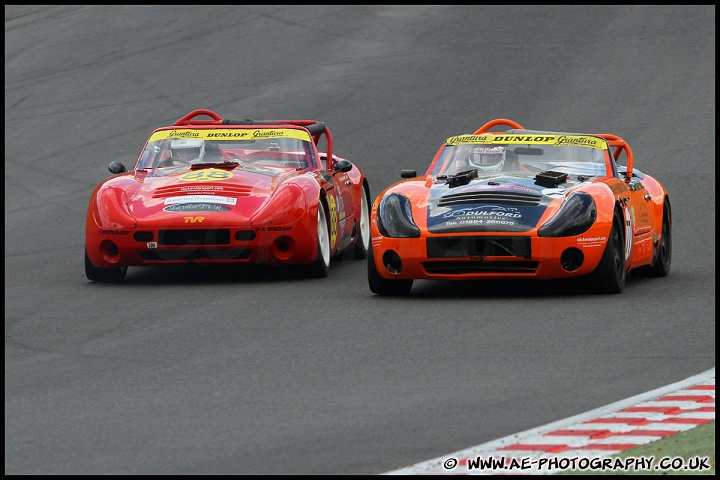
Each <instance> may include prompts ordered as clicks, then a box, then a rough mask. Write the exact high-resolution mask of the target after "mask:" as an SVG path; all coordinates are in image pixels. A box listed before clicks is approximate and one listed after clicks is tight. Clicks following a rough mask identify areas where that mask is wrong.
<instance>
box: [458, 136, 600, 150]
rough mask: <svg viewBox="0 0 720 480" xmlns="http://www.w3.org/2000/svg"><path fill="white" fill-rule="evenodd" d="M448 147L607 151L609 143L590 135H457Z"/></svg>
mask: <svg viewBox="0 0 720 480" xmlns="http://www.w3.org/2000/svg"><path fill="white" fill-rule="evenodd" d="M445 143H446V144H447V145H468V144H470V145H474V144H503V145H512V144H523V145H554V146H558V147H588V148H597V149H599V150H607V149H608V146H607V142H606V141H605V140H604V139H602V138H598V137H593V136H590V135H552V134H525V135H521V134H511V135H493V134H484V135H457V136H455V137H450V138H448V139H447V141H446V142H445Z"/></svg>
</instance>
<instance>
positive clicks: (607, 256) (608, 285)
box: [583, 215, 627, 293]
mask: <svg viewBox="0 0 720 480" xmlns="http://www.w3.org/2000/svg"><path fill="white" fill-rule="evenodd" d="M622 232H623V228H622V221H621V220H620V217H618V216H617V215H616V216H615V218H614V219H613V225H612V229H610V236H609V237H608V242H607V245H605V251H604V252H603V256H602V258H601V259H600V263H599V264H598V266H597V268H595V271H594V272H593V273H591V274H589V275H588V276H587V277H585V278H584V279H583V280H584V287H585V289H586V290H589V291H590V292H593V293H620V292H622V291H623V288H625V280H626V279H627V270H625V243H624V242H623V236H622Z"/></svg>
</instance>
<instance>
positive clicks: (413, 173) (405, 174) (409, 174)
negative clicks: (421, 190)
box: [400, 170, 417, 178]
mask: <svg viewBox="0 0 720 480" xmlns="http://www.w3.org/2000/svg"><path fill="white" fill-rule="evenodd" d="M415 177H417V170H401V171H400V178H415Z"/></svg>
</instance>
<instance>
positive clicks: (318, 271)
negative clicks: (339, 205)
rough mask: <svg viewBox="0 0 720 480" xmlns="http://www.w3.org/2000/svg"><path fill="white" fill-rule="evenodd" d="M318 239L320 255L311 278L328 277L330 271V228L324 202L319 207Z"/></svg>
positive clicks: (311, 272)
mask: <svg viewBox="0 0 720 480" xmlns="http://www.w3.org/2000/svg"><path fill="white" fill-rule="evenodd" d="M317 239H318V253H317V257H316V259H315V263H313V264H312V265H311V266H310V276H312V277H315V278H324V277H327V276H328V272H329V271H330V227H329V226H328V222H327V214H326V213H325V204H324V203H323V202H320V204H319V205H318V218H317Z"/></svg>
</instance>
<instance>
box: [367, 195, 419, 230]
mask: <svg viewBox="0 0 720 480" xmlns="http://www.w3.org/2000/svg"><path fill="white" fill-rule="evenodd" d="M377 223H378V229H379V230H380V233H381V234H383V236H385V237H395V238H418V237H420V229H419V228H418V226H417V225H415V222H414V221H413V218H412V207H411V206H410V200H408V198H407V197H406V196H405V195H400V194H399V193H391V194H389V195H386V196H384V197H383V198H382V200H380V205H378V212H377Z"/></svg>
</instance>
